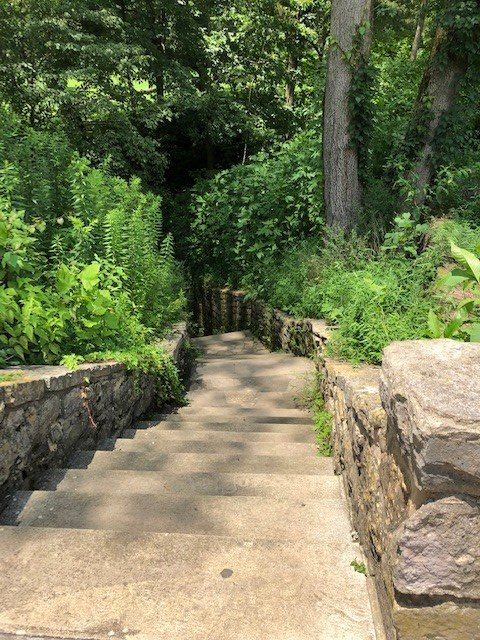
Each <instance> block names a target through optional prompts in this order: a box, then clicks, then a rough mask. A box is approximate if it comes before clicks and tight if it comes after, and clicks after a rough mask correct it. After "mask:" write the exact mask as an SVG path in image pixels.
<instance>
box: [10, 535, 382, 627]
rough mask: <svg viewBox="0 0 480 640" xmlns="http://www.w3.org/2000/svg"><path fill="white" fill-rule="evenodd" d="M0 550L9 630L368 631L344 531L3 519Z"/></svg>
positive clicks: (353, 552)
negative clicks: (217, 531) (109, 527)
mask: <svg viewBox="0 0 480 640" xmlns="http://www.w3.org/2000/svg"><path fill="white" fill-rule="evenodd" d="M343 529H344V527H343V526H342V531H343ZM0 557H1V558H2V571H0V593H1V594H2V597H1V602H0V632H3V633H11V634H12V635H15V634H17V632H18V631H19V630H21V631H22V632H23V633H24V635H27V636H28V635H31V636H35V635H37V636H38V635H41V636H42V637H46V636H49V637H51V638H89V639H92V640H106V638H110V637H113V638H124V639H125V640H127V639H129V638H131V639H133V638H138V639H139V640H140V639H141V640H161V639H165V640H167V639H168V640H192V639H194V638H195V639H198V640H203V639H206V638H208V640H240V639H241V640H287V639H289V640H319V639H321V640H374V638H375V635H374V630H373V627H372V623H371V613H370V607H369V606H368V597H367V594H366V586H365V577H364V576H362V575H361V574H359V573H356V572H355V571H354V570H353V569H352V567H351V566H350V563H351V561H352V558H354V557H358V550H357V548H356V546H355V545H353V543H351V542H350V541H349V537H348V536H342V535H337V536H331V537H330V539H329V541H328V545H323V544H318V543H317V542H315V543H313V544H308V543H305V541H304V540H298V541H295V542H292V541H263V540H252V541H250V540H243V539H234V538H219V537H211V536H190V535H179V534H155V533H139V532H138V531H135V530H134V531H132V532H129V533H119V532H112V531H92V530H77V529H60V530H59V529H41V528H28V527H14V528H9V527H5V528H3V530H0ZM332 558H335V562H332Z"/></svg>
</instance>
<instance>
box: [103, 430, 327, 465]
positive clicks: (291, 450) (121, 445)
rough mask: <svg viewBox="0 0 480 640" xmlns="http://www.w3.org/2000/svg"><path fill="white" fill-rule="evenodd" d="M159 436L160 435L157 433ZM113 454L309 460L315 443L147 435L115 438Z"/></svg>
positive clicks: (315, 450)
mask: <svg viewBox="0 0 480 640" xmlns="http://www.w3.org/2000/svg"><path fill="white" fill-rule="evenodd" d="M160 433H161V432H160ZM114 449H115V451H138V452H139V453H140V452H143V451H146V452H149V451H152V452H153V451H158V452H159V453H223V454H238V455H242V456H245V455H250V456H289V457H303V458H305V457H310V456H314V455H315V454H316V452H317V447H316V445H315V444H314V443H307V442H241V441H238V440H230V441H228V440H217V439H216V438H215V437H213V438H209V439H208V440H204V441H201V440H189V439H184V440H165V439H162V438H157V437H156V435H154V434H152V433H151V432H150V431H147V432H143V434H142V435H140V437H137V438H118V439H117V440H116V442H115V444H114Z"/></svg>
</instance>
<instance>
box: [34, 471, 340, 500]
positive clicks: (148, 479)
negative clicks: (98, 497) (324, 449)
mask: <svg viewBox="0 0 480 640" xmlns="http://www.w3.org/2000/svg"><path fill="white" fill-rule="evenodd" d="M35 488H36V489H40V490H44V491H52V490H54V489H59V490H60V491H81V492H88V493H104V492H105V491H106V490H107V489H108V492H109V493H153V494H170V493H174V494H182V495H184V496H190V495H224V496H234V495H237V496H264V497H270V498H281V499H285V498H286V499H292V500H295V499H308V498H310V499H317V498H318V499H322V498H325V497H329V498H339V497H340V479H339V477H338V476H335V475H333V473H332V474H331V475H323V476H320V475H318V476H313V475H310V476H308V475H295V474H285V475H279V474H262V473H206V472H203V473H202V472H198V473H158V472H157V471H129V470H123V471H122V470H116V469H107V470H103V469H93V468H90V469H53V470H51V471H47V472H45V473H44V474H43V476H42V477H41V478H40V479H39V480H38V481H37V483H36V485H35Z"/></svg>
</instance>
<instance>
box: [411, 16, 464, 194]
mask: <svg viewBox="0 0 480 640" xmlns="http://www.w3.org/2000/svg"><path fill="white" fill-rule="evenodd" d="M446 35H447V34H446V32H445V31H444V30H442V29H438V30H437V33H436V36H435V41H434V44H433V48H432V53H431V56H430V61H429V63H428V66H427V69H426V71H425V74H424V76H423V79H422V82H421V84H420V89H419V93H418V97H417V100H416V104H415V109H414V115H413V122H414V123H415V122H419V121H421V122H423V121H424V112H425V111H424V110H425V109H428V112H429V118H428V123H427V125H426V131H425V135H424V139H423V144H422V147H421V150H420V153H419V155H418V159H417V162H416V165H415V167H414V168H413V171H412V173H413V174H414V175H415V176H416V178H415V180H416V197H415V202H414V203H415V204H416V205H422V204H424V202H425V195H426V194H425V192H426V189H427V187H428V185H429V184H430V182H431V180H432V175H433V169H434V162H433V145H434V141H435V138H436V135H437V131H438V127H439V124H440V123H441V120H442V117H443V116H444V115H445V114H446V113H447V112H448V111H449V110H450V109H451V108H452V106H453V105H454V103H455V100H456V97H457V94H458V87H459V83H460V80H461V79H462V78H463V76H464V75H465V73H466V71H467V63H466V60H465V59H464V57H462V56H460V57H456V58H452V57H451V56H447V62H446V64H445V63H440V62H439V59H438V58H439V57H440V56H439V53H440V55H441V52H440V50H441V48H442V45H443V43H444V41H445V37H446ZM442 58H443V56H442Z"/></svg>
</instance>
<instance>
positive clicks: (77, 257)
mask: <svg viewBox="0 0 480 640" xmlns="http://www.w3.org/2000/svg"><path fill="white" fill-rule="evenodd" d="M161 225H162V219H161V210H160V199H159V198H158V197H157V196H153V195H151V194H148V193H144V192H142V190H141V185H140V182H139V180H138V179H132V180H131V181H130V182H126V181H125V180H122V179H120V178H116V177H114V176H112V175H111V174H110V173H109V171H108V166H104V167H101V168H92V167H91V166H90V164H89V162H88V161H87V160H86V159H85V158H81V157H79V156H78V154H76V153H75V152H74V151H73V150H72V149H71V148H70V146H69V145H68V143H67V142H66V141H65V139H64V138H63V137H62V136H61V135H55V134H51V133H48V132H44V133H38V132H35V131H32V130H31V129H29V128H27V127H24V126H22V125H20V124H19V123H18V121H17V120H16V118H15V117H14V116H12V114H11V113H10V111H9V110H8V109H7V108H4V109H3V110H2V124H1V130H0V252H1V263H0V324H1V326H2V333H1V334H0V366H5V365H9V364H19V363H43V362H45V363H58V362H66V363H69V364H74V363H75V362H78V361H81V360H83V359H102V358H108V357H111V356H112V355H113V354H115V356H116V357H117V359H119V360H121V361H123V362H126V363H127V365H128V366H130V367H132V368H137V369H141V370H143V371H150V372H151V371H152V370H156V371H158V372H161V373H162V376H161V377H162V379H164V380H165V384H166V385H167V386H168V387H169V391H168V392H167V390H166V388H165V389H162V394H163V395H169V394H173V395H178V389H177V387H176V385H177V382H175V380H174V376H173V373H172V371H171V367H170V365H169V364H168V362H167V360H166V357H165V356H164V354H162V353H161V351H160V350H159V349H158V348H156V347H154V346H151V345H150V346H149V343H151V342H152V341H153V340H154V339H155V338H156V337H160V336H161V335H162V334H163V332H164V331H166V330H167V329H168V328H169V326H170V325H171V323H172V322H174V321H175V320H177V319H179V318H180V317H181V316H182V314H183V313H184V306H185V297H184V293H183V286H184V283H183V278H182V275H181V269H180V268H179V265H178V263H177V262H176V261H175V259H174V257H173V247H172V239H171V237H170V236H168V235H166V236H163V235H162V229H161ZM162 384H163V383H162Z"/></svg>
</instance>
